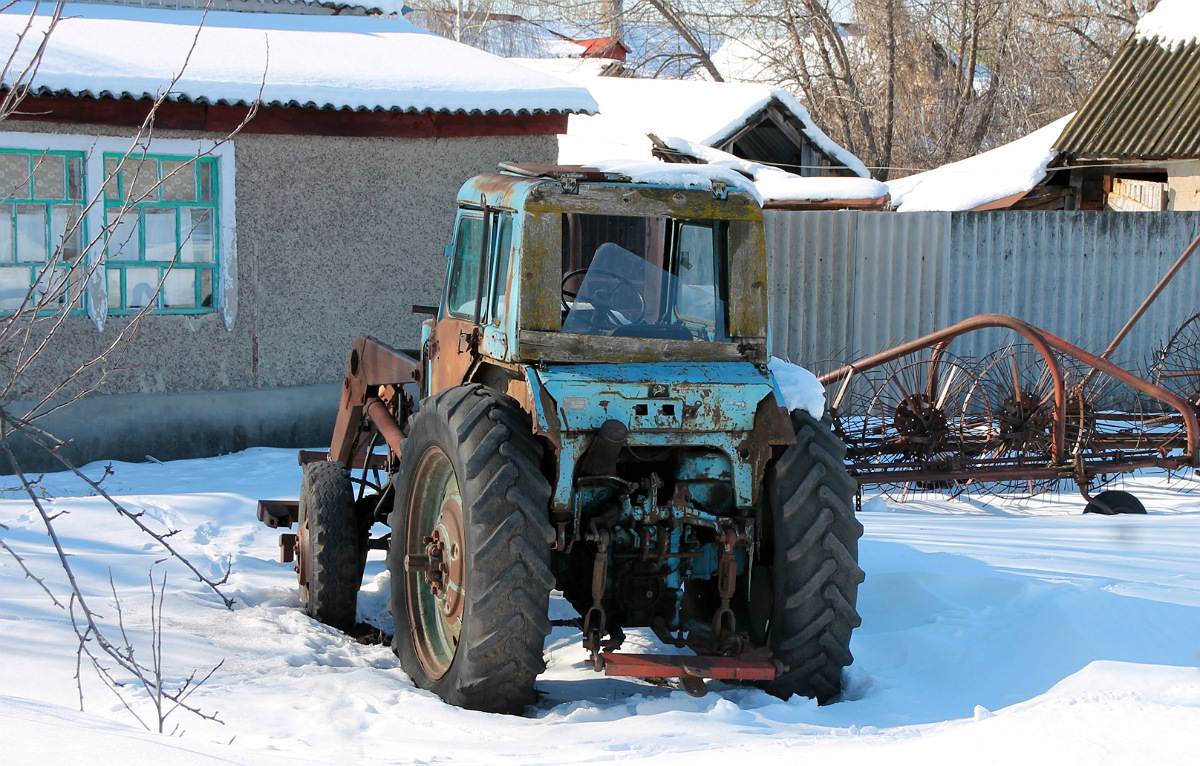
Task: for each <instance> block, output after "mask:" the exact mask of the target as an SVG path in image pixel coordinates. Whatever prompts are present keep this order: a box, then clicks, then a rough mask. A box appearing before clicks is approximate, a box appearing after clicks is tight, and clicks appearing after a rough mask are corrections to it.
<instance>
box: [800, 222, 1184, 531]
mask: <svg viewBox="0 0 1200 766" xmlns="http://www.w3.org/2000/svg"><path fill="white" fill-rule="evenodd" d="M1198 245H1200V238H1198V239H1197V241H1196V242H1193V243H1192V245H1191V246H1190V247H1189V248H1188V249H1187V250H1186V251H1185V252H1184V253H1183V255H1182V256H1181V257H1180V258H1179V260H1178V261H1177V262H1176V264H1175V265H1174V266H1173V267H1172V269H1171V270H1170V271H1169V272H1168V274H1167V275H1166V276H1165V277H1164V278H1163V280H1162V281H1161V282H1160V283H1159V285H1158V286H1157V287H1156V288H1155V290H1154V291H1153V292H1152V293H1151V295H1150V296H1149V297H1148V298H1147V299H1146V301H1144V302H1143V303H1142V305H1141V306H1140V307H1139V308H1138V310H1137V311H1136V312H1135V313H1134V315H1133V316H1132V317H1131V318H1130V320H1129V322H1128V323H1126V325H1125V327H1124V328H1122V330H1121V331H1120V333H1118V335H1117V337H1116V338H1115V339H1114V340H1113V341H1112V343H1110V344H1109V346H1108V347H1107V348H1106V349H1105V350H1104V351H1103V352H1102V353H1101V354H1100V355H1094V354H1091V353H1089V352H1087V351H1085V350H1083V349H1081V348H1079V347H1078V346H1075V345H1073V344H1071V343H1068V342H1067V341H1065V340H1063V339H1062V338H1059V337H1056V336H1054V335H1052V334H1050V333H1048V332H1046V331H1045V330H1042V329H1040V328H1037V327H1034V326H1033V325H1030V324H1028V323H1027V322H1023V321H1021V320H1019V319H1015V318H1013V317H1009V316H1003V315H998V314H990V315H982V316H976V317H972V318H970V319H967V320H964V321H962V322H959V323H957V324H955V325H953V326H951V327H948V328H945V329H942V330H939V331H937V332H934V333H931V334H929V335H926V336H924V337H922V338H918V339H916V340H913V341H911V342H908V343H904V344H901V345H899V346H896V347H894V348H892V349H889V350H887V351H883V352H881V353H878V354H874V355H871V356H868V357H865V358H862V359H859V360H857V361H855V362H853V363H850V364H846V365H842V366H840V367H838V369H836V370H833V371H831V372H829V373H826V374H825V375H822V376H821V378H820V380H821V382H822V383H823V384H825V385H826V387H827V391H828V392H829V398H830V401H829V404H830V413H831V415H832V417H833V424H834V425H833V428H834V431H835V433H837V434H838V436H839V437H840V438H841V439H842V440H843V441H844V442H845V444H846V445H847V451H846V462H847V467H848V468H849V470H850V472H851V474H852V475H853V476H854V477H855V479H856V480H857V482H858V483H859V485H860V486H867V485H873V486H877V487H878V488H880V489H881V490H882V491H883V492H885V493H887V494H888V495H890V496H892V497H893V498H895V499H898V500H904V499H908V498H910V497H915V496H921V495H925V494H929V493H937V494H943V495H950V496H955V495H959V494H962V493H964V492H973V491H983V492H986V493H990V494H992V495H996V496H1000V497H1009V498H1012V497H1016V498H1021V497H1031V496H1033V495H1037V494H1039V493H1041V492H1044V491H1046V490H1048V489H1051V488H1053V487H1056V486H1058V485H1060V484H1064V483H1066V484H1068V485H1069V484H1074V485H1075V486H1076V487H1077V488H1078V489H1079V492H1080V493H1081V494H1082V495H1083V497H1084V499H1085V500H1086V501H1087V507H1086V512H1093V513H1103V514H1113V513H1144V512H1145V509H1144V508H1143V507H1142V505H1141V503H1140V501H1138V500H1137V498H1135V497H1134V496H1133V495H1131V494H1130V493H1128V492H1125V491H1121V490H1106V491H1103V492H1098V493H1096V490H1097V489H1099V488H1100V487H1102V486H1103V485H1104V484H1105V483H1106V482H1107V481H1108V480H1109V479H1111V478H1112V477H1114V476H1117V475H1120V474H1124V473H1130V472H1132V471H1135V470H1138V469H1142V468H1152V467H1153V468H1162V469H1166V470H1168V471H1178V470H1182V469H1190V468H1195V467H1196V466H1197V464H1198V458H1200V427H1198V426H1197V413H1198V412H1200V315H1197V316H1196V317H1192V318H1191V319H1189V320H1188V321H1187V322H1186V323H1184V325H1183V326H1182V327H1181V328H1180V330H1179V331H1177V332H1176V333H1175V334H1174V336H1172V338H1171V339H1170V340H1169V341H1168V342H1167V343H1166V344H1165V345H1164V346H1163V349H1162V350H1161V352H1160V353H1159V354H1158V355H1157V359H1156V360H1155V363H1154V365H1153V367H1152V369H1151V370H1150V371H1149V372H1148V373H1147V375H1146V376H1145V377H1139V376H1137V375H1134V374H1133V373H1130V372H1128V371H1126V370H1124V369H1122V368H1120V367H1118V366H1116V365H1114V364H1112V363H1111V362H1110V361H1108V358H1109V357H1110V356H1111V355H1112V353H1113V352H1114V351H1115V350H1116V349H1117V347H1118V346H1119V345H1120V343H1121V341H1122V340H1123V339H1124V337H1125V336H1126V335H1127V334H1128V332H1129V330H1130V329H1131V328H1132V327H1133V326H1134V324H1135V323H1136V322H1137V321H1138V320H1139V319H1140V318H1141V316H1143V315H1144V313H1145V311H1146V310H1147V309H1148V308H1149V306H1150V304H1151V303H1152V302H1153V301H1154V299H1155V298H1157V296H1158V295H1159V294H1160V293H1161V292H1162V290H1163V289H1164V288H1165V287H1166V285H1167V284H1168V283H1169V281H1170V280H1171V279H1172V278H1173V277H1174V276H1175V274H1176V273H1178V271H1179V269H1180V268H1181V267H1182V266H1183V264H1184V263H1185V262H1186V261H1187V259H1188V258H1189V257H1190V256H1191V255H1192V253H1193V252H1195V250H1196V248H1197V246H1198ZM992 328H1001V329H1004V330H1007V331H1010V333H1011V336H1012V341H1011V342H1010V343H1009V344H1008V345H1007V346H1004V347H1001V348H999V349H997V350H996V351H995V352H993V353H992V354H989V355H987V356H985V357H983V358H982V359H963V358H959V357H956V356H955V355H953V354H952V353H951V351H950V349H951V348H952V347H953V342H954V340H955V339H957V338H960V337H962V336H964V335H966V334H968V333H972V332H977V331H980V330H985V329H992Z"/></svg>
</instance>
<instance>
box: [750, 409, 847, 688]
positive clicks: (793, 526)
mask: <svg viewBox="0 0 1200 766" xmlns="http://www.w3.org/2000/svg"><path fill="white" fill-rule="evenodd" d="M792 426H793V427H794V428H795V431H796V443H795V444H793V445H791V446H789V447H788V448H787V449H786V450H784V452H783V454H782V455H780V456H779V459H778V460H776V461H775V462H774V463H773V464H772V465H771V466H770V467H769V468H768V470H767V477H766V493H767V494H766V500H767V504H768V506H769V510H770V513H769V516H768V523H769V524H770V525H771V534H770V537H769V538H768V539H767V540H766V541H764V542H765V543H766V547H767V548H768V549H770V550H771V551H773V554H772V556H771V557H770V558H768V559H767V560H768V562H770V563H769V568H770V572H771V577H770V578H769V581H770V582H771V586H772V590H773V593H772V594H771V598H770V599H764V601H767V602H768V603H771V605H772V606H771V612H770V623H769V626H768V629H767V639H768V645H769V646H770V648H771V651H772V653H773V654H774V655H775V657H776V658H777V659H778V660H780V661H781V662H782V663H783V664H784V665H786V666H787V668H788V669H787V671H786V672H785V673H784V674H782V675H781V676H780V677H779V678H777V679H775V680H774V681H772V682H770V683H769V684H767V687H766V688H767V690H768V691H770V692H771V693H772V694H775V695H777V696H779V697H783V698H784V699H786V698H788V697H790V696H791V695H793V694H799V695H802V696H805V697H815V698H816V699H817V700H818V701H819V702H820V703H822V704H824V703H826V702H829V701H831V700H832V699H834V698H835V697H836V696H837V695H838V694H840V693H841V691H842V669H843V668H845V667H846V666H847V665H849V664H850V663H851V662H852V661H853V657H852V656H851V654H850V634H851V632H852V631H853V630H854V628H856V627H858V626H859V624H860V623H861V622H862V620H861V619H860V618H859V616H858V612H857V610H856V608H855V603H856V601H857V598H858V585H859V583H861V582H862V580H863V572H862V569H860V568H859V566H858V539H859V538H860V537H861V536H862V532H863V528H862V524H860V523H859V522H858V519H856V518H855V517H854V494H855V489H856V487H855V482H854V479H853V477H851V476H850V474H849V472H848V471H847V470H846V465H845V461H844V457H845V453H846V447H845V445H844V444H843V443H842V441H841V440H840V439H838V437H837V436H835V435H834V434H833V432H832V431H830V429H829V427H828V426H827V425H826V424H825V423H823V422H821V421H818V420H817V419H816V418H813V417H812V416H811V415H810V414H808V413H807V412H804V411H803V410H795V411H793V412H792Z"/></svg>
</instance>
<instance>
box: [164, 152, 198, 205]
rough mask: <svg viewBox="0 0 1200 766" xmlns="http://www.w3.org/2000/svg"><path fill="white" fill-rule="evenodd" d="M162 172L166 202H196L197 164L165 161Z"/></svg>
mask: <svg viewBox="0 0 1200 766" xmlns="http://www.w3.org/2000/svg"><path fill="white" fill-rule="evenodd" d="M162 172H163V184H162V198H163V201H164V202H195V201H196V163H194V162H177V161H173V160H163V163H162Z"/></svg>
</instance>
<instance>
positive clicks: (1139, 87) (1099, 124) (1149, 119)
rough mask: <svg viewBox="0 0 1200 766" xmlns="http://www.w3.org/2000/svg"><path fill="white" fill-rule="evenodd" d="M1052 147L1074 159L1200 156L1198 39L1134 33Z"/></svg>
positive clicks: (1199, 50) (1199, 52)
mask: <svg viewBox="0 0 1200 766" xmlns="http://www.w3.org/2000/svg"><path fill="white" fill-rule="evenodd" d="M1054 148H1056V149H1058V150H1060V151H1062V152H1065V153H1066V154H1068V155H1071V156H1072V157H1073V158H1075V159H1121V158H1139V159H1177V158H1195V157H1200V44H1198V43H1196V42H1192V43H1190V44H1187V45H1177V46H1174V47H1167V46H1164V45H1161V44H1160V42H1159V41H1158V40H1157V39H1150V40H1139V39H1136V38H1131V39H1130V40H1129V41H1128V42H1126V43H1125V45H1124V46H1123V47H1122V48H1121V50H1119V51H1118V52H1117V55H1116V57H1115V58H1114V59H1113V61H1112V63H1111V64H1109V67H1108V71H1107V72H1106V73H1105V74H1104V78H1103V79H1102V80H1101V81H1100V83H1099V84H1098V85H1097V86H1096V87H1095V88H1093V89H1092V92H1091V93H1090V94H1088V97H1087V99H1086V100H1085V101H1084V103H1083V106H1082V107H1081V108H1080V109H1079V113H1078V114H1076V115H1075V119H1074V120H1072V121H1071V123H1070V124H1069V125H1068V126H1067V128H1066V130H1064V131H1063V134H1062V136H1061V137H1060V138H1059V139H1058V142H1057V143H1056V144H1055V145H1054Z"/></svg>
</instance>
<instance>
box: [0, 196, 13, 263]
mask: <svg viewBox="0 0 1200 766" xmlns="http://www.w3.org/2000/svg"><path fill="white" fill-rule="evenodd" d="M12 215H13V206H12V203H4V204H0V263H6V262H7V263H11V262H12V260H13V222H12Z"/></svg>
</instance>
